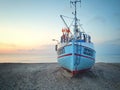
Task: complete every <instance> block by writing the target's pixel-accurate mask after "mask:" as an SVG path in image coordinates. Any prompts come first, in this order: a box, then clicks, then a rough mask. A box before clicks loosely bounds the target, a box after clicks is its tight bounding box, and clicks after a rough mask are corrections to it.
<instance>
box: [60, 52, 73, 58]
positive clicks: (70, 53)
mask: <svg viewBox="0 0 120 90" xmlns="http://www.w3.org/2000/svg"><path fill="white" fill-rule="evenodd" d="M71 55H72V53H69V54H65V55H62V56H58V58H61V57H65V56H71Z"/></svg>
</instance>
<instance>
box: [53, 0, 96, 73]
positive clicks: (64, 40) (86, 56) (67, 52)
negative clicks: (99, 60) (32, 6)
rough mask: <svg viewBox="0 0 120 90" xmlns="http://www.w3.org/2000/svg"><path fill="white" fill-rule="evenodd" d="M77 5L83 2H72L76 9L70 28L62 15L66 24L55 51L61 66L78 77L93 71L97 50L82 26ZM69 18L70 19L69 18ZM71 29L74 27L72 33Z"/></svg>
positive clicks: (77, 0) (78, 0)
mask: <svg viewBox="0 0 120 90" xmlns="http://www.w3.org/2000/svg"><path fill="white" fill-rule="evenodd" d="M77 3H80V4H81V0H72V1H70V4H71V5H72V7H74V9H75V10H74V12H72V14H73V15H74V17H73V18H70V19H73V21H72V24H71V25H70V26H68V24H67V23H66V21H65V19H64V18H66V16H63V15H60V17H61V19H62V20H63V22H64V24H65V28H62V36H61V37H60V41H58V40H55V39H53V41H57V44H56V45H55V50H56V52H57V55H58V56H57V60H58V63H59V65H60V66H61V67H62V68H64V70H67V71H69V72H71V73H72V75H76V74H77V73H79V72H82V71H86V70H89V69H91V67H92V66H93V65H94V63H95V53H96V51H95V49H94V44H93V42H92V41H91V36H90V35H88V34H87V33H85V31H84V29H83V28H82V26H81V24H80V19H78V18H77ZM67 18H69V17H67ZM71 27H73V28H72V29H73V30H72V31H71Z"/></svg>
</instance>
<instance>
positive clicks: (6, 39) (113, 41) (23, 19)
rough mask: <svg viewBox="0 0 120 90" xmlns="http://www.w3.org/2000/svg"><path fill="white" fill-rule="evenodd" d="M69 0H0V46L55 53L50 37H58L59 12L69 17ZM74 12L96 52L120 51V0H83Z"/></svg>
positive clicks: (60, 25)
mask: <svg viewBox="0 0 120 90" xmlns="http://www.w3.org/2000/svg"><path fill="white" fill-rule="evenodd" d="M69 1H70V0H0V49H1V50H2V49H3V51H4V49H6V48H7V49H9V50H17V51H21V50H22V51H24V50H25V51H26V50H28V51H29V50H33V51H37V52H41V50H44V51H45V52H46V53H47V51H50V52H52V53H53V54H54V53H55V52H54V51H52V49H53V50H54V48H52V47H53V45H54V44H55V42H52V39H53V38H56V39H59V37H60V35H61V34H62V33H61V29H62V27H64V24H63V22H62V20H61V19H60V17H59V15H60V14H62V15H66V16H70V17H72V14H71V12H72V11H73V8H70V4H69ZM77 16H78V18H80V22H81V24H83V28H84V29H85V31H86V32H87V33H89V34H90V35H91V36H92V40H93V42H94V43H95V47H96V49H97V53H98V54H99V53H101V52H106V53H109V52H112V53H120V51H119V50H120V48H119V46H120V36H119V35H120V0H82V3H81V7H80V6H79V5H78V15H77ZM108 45H109V47H107V46H108ZM49 46H50V48H49ZM101 48H102V50H100V49H101ZM106 48H107V49H106ZM110 48H112V49H111V50H110ZM104 49H106V51H104Z"/></svg>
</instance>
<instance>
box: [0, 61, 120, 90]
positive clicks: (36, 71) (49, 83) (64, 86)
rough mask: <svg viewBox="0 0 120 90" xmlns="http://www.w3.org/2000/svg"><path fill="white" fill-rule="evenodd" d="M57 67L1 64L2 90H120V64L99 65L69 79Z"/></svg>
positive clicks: (51, 65) (0, 85)
mask: <svg viewBox="0 0 120 90" xmlns="http://www.w3.org/2000/svg"><path fill="white" fill-rule="evenodd" d="M61 70H62V69H61V68H60V66H59V65H58V64H57V63H45V64H44V63H43V64H42V63H41V64H19V63H18V64H17V63H16V64H9V63H6V64H0V90H120V63H96V64H95V65H94V67H93V68H92V69H91V70H90V71H88V72H86V73H82V74H79V75H78V76H77V77H76V78H75V77H72V78H70V77H66V76H64V75H63V74H62V73H61Z"/></svg>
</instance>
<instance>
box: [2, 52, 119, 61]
mask: <svg viewBox="0 0 120 90" xmlns="http://www.w3.org/2000/svg"><path fill="white" fill-rule="evenodd" d="M54 62H55V63H56V62H57V55H48V56H47V55H40V54H0V63H54ZM97 62H105V63H120V55H96V63H97Z"/></svg>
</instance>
